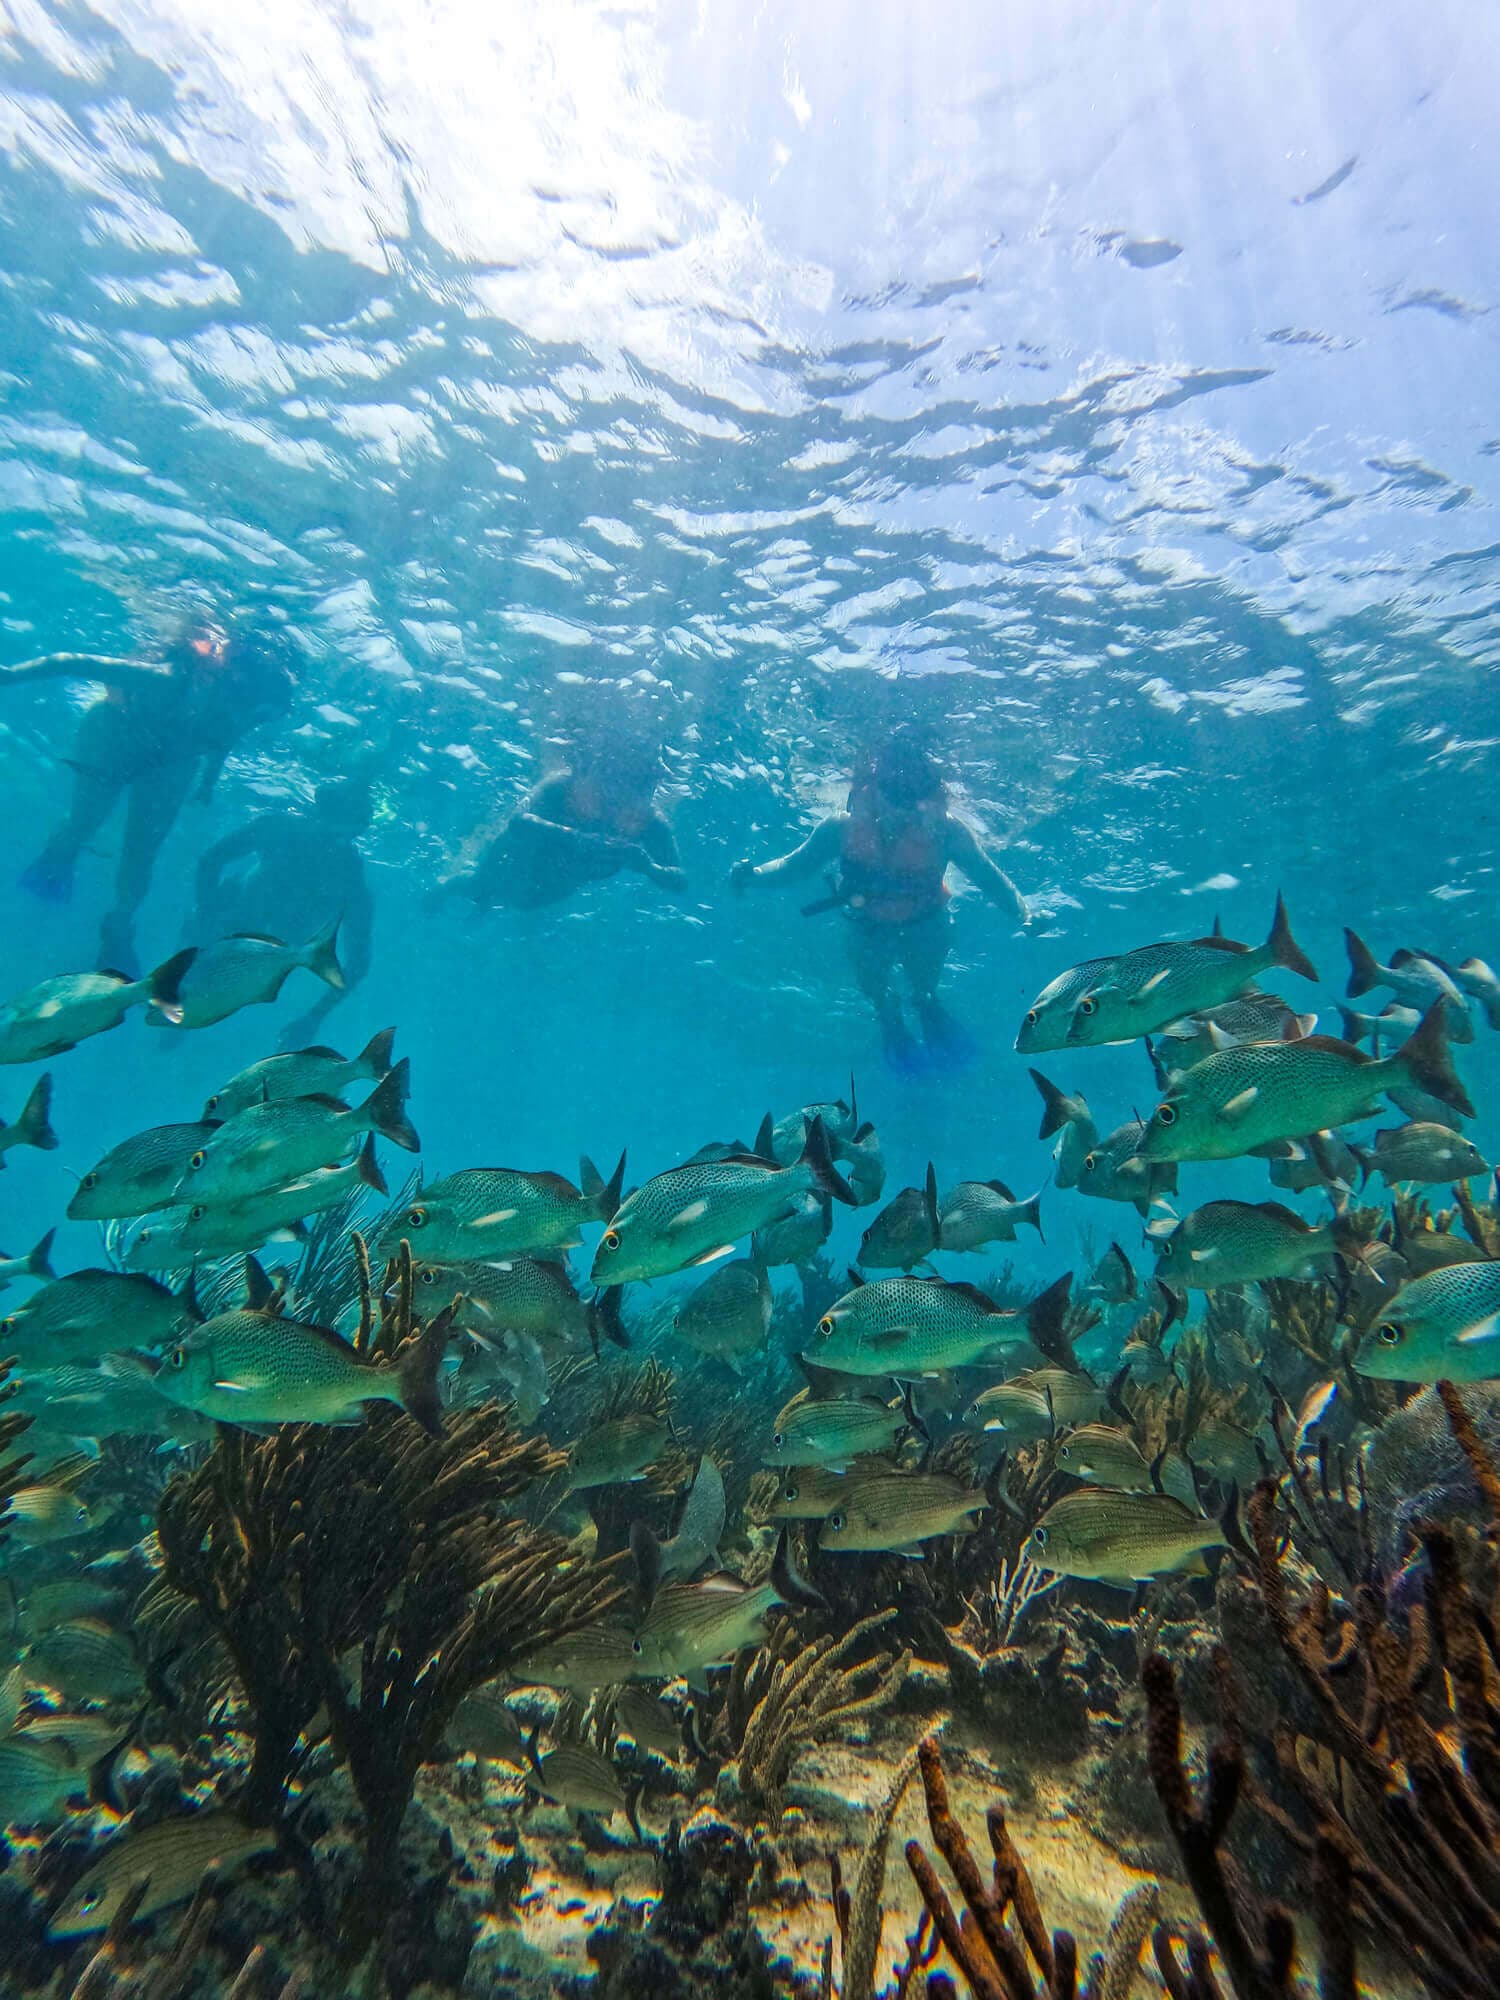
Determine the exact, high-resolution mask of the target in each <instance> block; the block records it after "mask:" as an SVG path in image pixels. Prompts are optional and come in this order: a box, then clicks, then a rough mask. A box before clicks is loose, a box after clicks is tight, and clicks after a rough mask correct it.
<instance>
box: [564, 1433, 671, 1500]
mask: <svg viewBox="0 0 1500 2000" xmlns="http://www.w3.org/2000/svg"><path fill="white" fill-rule="evenodd" d="M670 1436H671V1432H670V1431H669V1430H668V1428H667V1426H666V1425H665V1424H664V1423H663V1422H662V1421H661V1419H660V1418H659V1417H648V1416H643V1415H635V1416H628V1417H616V1418H615V1419H614V1420H613V1421H612V1422H611V1423H607V1424H600V1425H599V1427H598V1429H597V1430H592V1431H590V1432H589V1433H588V1434H587V1435H586V1436H585V1437H581V1438H580V1439H579V1440H578V1442H577V1444H575V1445H574V1447H573V1450H572V1452H571V1454H570V1455H569V1459H568V1491H569V1492H570V1493H580V1492H583V1491H584V1490H585V1489H586V1488H588V1487H590V1486H614V1485H617V1484H619V1483H620V1482H621V1481H624V1480H634V1479H644V1478H645V1476H646V1468H647V1466H649V1465H654V1464H655V1463H656V1461H657V1459H659V1458H660V1457H661V1455H662V1453H663V1452H664V1451H665V1450H666V1448H667V1441H668V1439H669V1438H670Z"/></svg>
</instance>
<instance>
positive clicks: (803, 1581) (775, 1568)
mask: <svg viewBox="0 0 1500 2000" xmlns="http://www.w3.org/2000/svg"><path fill="white" fill-rule="evenodd" d="M771 1583H772V1585H773V1587H774V1588H775V1591H776V1595H777V1597H778V1598H780V1600H781V1602H782V1603H783V1604H800V1605H805V1606H806V1608H807V1609H808V1610H809V1611H826V1610H827V1609H828V1600H827V1598H826V1597H824V1596H823V1594H822V1593H821V1591H817V1590H814V1589H813V1587H812V1585H811V1584H810V1583H809V1582H808V1580H807V1578H806V1577H805V1576H804V1575H803V1574H802V1572H801V1571H800V1570H799V1569H798V1567H797V1565H796V1564H795V1563H794V1562H793V1560H792V1552H791V1547H790V1542H789V1537H788V1534H787V1531H786V1529H785V1528H783V1529H782V1531H781V1537H780V1539H779V1541H778V1542H777V1544H776V1554H775V1555H774V1557H773V1558H772V1560H771Z"/></svg>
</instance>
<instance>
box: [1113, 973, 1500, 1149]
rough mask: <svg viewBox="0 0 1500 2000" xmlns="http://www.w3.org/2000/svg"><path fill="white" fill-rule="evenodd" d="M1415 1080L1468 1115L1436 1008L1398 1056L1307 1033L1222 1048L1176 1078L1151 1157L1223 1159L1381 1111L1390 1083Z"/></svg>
mask: <svg viewBox="0 0 1500 2000" xmlns="http://www.w3.org/2000/svg"><path fill="white" fill-rule="evenodd" d="M1405 1083H1415V1084H1417V1085H1418V1086H1419V1087H1420V1088H1422V1089H1423V1090H1427V1091H1431V1092H1432V1093H1434V1094H1435V1095H1437V1096H1440V1097H1444V1098H1446V1099H1447V1100H1449V1101H1450V1102H1451V1103H1452V1104H1453V1105H1454V1107H1455V1108H1456V1109H1457V1110H1459V1111H1462V1112H1463V1113H1465V1115H1468V1116H1472V1113H1473V1106H1472V1105H1471V1104H1470V1102H1469V1099H1468V1096H1467V1095H1466V1093H1465V1091H1464V1087H1463V1085H1462V1084H1461V1083H1460V1082H1459V1080H1458V1077H1457V1076H1456V1075H1455V1074H1454V1070H1453V1066H1452V1064H1451V1062H1450V1061H1449V1058H1448V1045H1447V1042H1446V1041H1445V1040H1444V1037H1443V1024H1442V1020H1441V1018H1440V1016H1439V1014H1438V1011H1437V1009H1436V1008H1432V1009H1429V1011H1428V1012H1427V1013H1426V1014H1425V1015H1423V1017H1422V1025H1421V1026H1420V1027H1419V1028H1418V1029H1417V1031H1416V1033H1415V1034H1414V1035H1413V1036H1412V1037H1411V1039H1410V1040H1409V1041H1408V1042H1405V1043H1404V1044H1403V1045H1402V1047H1401V1048H1399V1049H1398V1050H1397V1051H1396V1053H1395V1054H1394V1055H1392V1056H1386V1057H1381V1058H1375V1057H1371V1056H1367V1055H1365V1054H1364V1053H1363V1052H1362V1051H1361V1050H1359V1049H1356V1048H1352V1047H1351V1046H1350V1045H1349V1043H1348V1042H1339V1041H1334V1040H1333V1039H1331V1037H1329V1036H1326V1035H1308V1036H1306V1037H1304V1038H1303V1039H1302V1040H1301V1041H1296V1042H1265V1043H1251V1044H1246V1045H1244V1046H1242V1047H1239V1048H1233V1049H1224V1050H1222V1051H1221V1052H1220V1053H1219V1054H1218V1055H1214V1056H1209V1057H1208V1059H1207V1060H1206V1061H1204V1062H1201V1063H1199V1064H1198V1065H1197V1066H1196V1068H1193V1069H1190V1070H1188V1071H1187V1073H1186V1074H1185V1075H1183V1076H1181V1077H1178V1078H1176V1079H1174V1081H1173V1083H1172V1086H1171V1088H1170V1089H1169V1090H1168V1092H1167V1095H1166V1097H1165V1098H1164V1099H1163V1101H1162V1102H1161V1103H1160V1104H1159V1105H1158V1106H1157V1108H1156V1110H1155V1112H1154V1113H1153V1115H1152V1118H1151V1121H1150V1123H1149V1125H1148V1126H1147V1129H1146V1135H1145V1138H1144V1140H1143V1141H1142V1144H1141V1151H1142V1153H1143V1155H1144V1156H1145V1157H1146V1158H1147V1159H1149V1160H1225V1159H1234V1158H1237V1157H1238V1156H1239V1155H1240V1154H1242V1153H1250V1152H1254V1151H1256V1150H1257V1149H1258V1148H1261V1147H1264V1146H1270V1145H1278V1144H1284V1142H1285V1141H1287V1140H1289V1139H1299V1138H1301V1137H1303V1136H1304V1135H1305V1134H1306V1133H1308V1132H1321V1131H1323V1130H1324V1129H1325V1127H1332V1126H1338V1125H1345V1124H1348V1123H1350V1122H1351V1121H1353V1120H1355V1119H1359V1118H1368V1117H1373V1116H1374V1115H1375V1112H1376V1110H1377V1109H1378V1107H1379V1103H1380V1099H1381V1098H1382V1097H1383V1096H1384V1095H1385V1094H1386V1092H1388V1091H1389V1090H1391V1089H1392V1088H1393V1087H1394V1086H1396V1085H1400V1084H1405Z"/></svg>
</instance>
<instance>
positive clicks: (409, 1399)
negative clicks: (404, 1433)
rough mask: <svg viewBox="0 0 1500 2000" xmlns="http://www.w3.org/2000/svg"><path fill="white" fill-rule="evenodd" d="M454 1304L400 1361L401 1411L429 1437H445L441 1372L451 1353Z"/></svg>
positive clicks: (407, 1348)
mask: <svg viewBox="0 0 1500 2000" xmlns="http://www.w3.org/2000/svg"><path fill="white" fill-rule="evenodd" d="M457 1303H458V1301H457V1300H456V1299H455V1301H454V1304H453V1305H450V1306H445V1307H444V1308H443V1310H442V1311H441V1312H440V1313H439V1314H438V1316H437V1318H436V1319H431V1320H429V1321H428V1322H427V1324H426V1326H424V1327H423V1329H422V1331H421V1332H420V1333H419V1334H418V1335H417V1337H416V1339H415V1340H412V1341H408V1343H407V1344H406V1346H405V1348H404V1349H403V1350H402V1352H401V1354H400V1355H399V1356H398V1358H397V1361H396V1389H397V1393H398V1395H399V1398H400V1402H401V1407H402V1409H403V1410H405V1412H406V1414H407V1415H408V1416H409V1417H410V1418H411V1419H412V1420H413V1422H415V1423H419V1424H420V1425H421V1426H422V1428H423V1430H424V1431H426V1432H427V1434H428V1436H429V1437H441V1436H442V1435H443V1406H442V1402H441V1400H440V1399H439V1396H438V1370H439V1369H440V1368H441V1367H442V1365H443V1356H444V1355H445V1354H446V1353H447V1351H448V1336H449V1335H450V1333H451V1332H452V1330H453V1313H454V1306H456V1305H457Z"/></svg>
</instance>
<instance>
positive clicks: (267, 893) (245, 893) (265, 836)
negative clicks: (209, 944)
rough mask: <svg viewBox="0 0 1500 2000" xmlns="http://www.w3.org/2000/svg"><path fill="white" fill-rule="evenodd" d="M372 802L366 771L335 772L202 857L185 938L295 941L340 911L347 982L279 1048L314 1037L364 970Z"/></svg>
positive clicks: (370, 910)
mask: <svg viewBox="0 0 1500 2000" xmlns="http://www.w3.org/2000/svg"><path fill="white" fill-rule="evenodd" d="M374 809H375V793H374V788H373V786H372V785H371V783H370V781H369V779H368V778H367V777H363V776H358V775H356V776H350V777H344V778H333V779H330V780H328V781H327V782H326V783H324V784H321V785H319V786H318V788H317V790H316V791H315V792H314V793H313V795H312V798H311V800H310V801H309V803H308V804H307V805H306V807H303V808H298V807H294V806H285V805H283V806H277V807H274V808H273V809H271V810H270V811H267V812H260V813H256V814H255V816H254V817H253V818H252V819H248V820H246V821H245V822H244V823H243V825H241V826H237V827H235V828H234V829H233V830H232V831H231V832H229V833H226V834H225V835H224V837H223V839H222V840H217V841H215V842H214V844H213V846H212V847H209V848H207V849H205V851H204V853H203V854H202V855H201V856H200V857H199V861H198V870H197V875H196V878H195V883H194V908H193V915H192V920H191V923H190V925H189V930H188V935H189V938H190V939H194V938H195V939H199V940H207V939H209V938H216V937H224V936H227V935H229V934H230V933H233V932H244V931H249V932H253V933H254V934H256V935H258V936H261V937H267V936H269V937H279V938H285V939H288V940H290V941H293V942H299V943H300V941H301V940H302V939H303V938H309V937H312V936H314V935H315V934H316V933H317V932H318V931H320V930H321V929H322V928H323V926H324V925H325V924H327V923H329V922H331V921H332V920H333V919H334V918H338V919H339V920H340V956H341V960H342V964H343V971H344V984H343V988H342V990H337V991H336V990H334V989H333V988H329V989H327V990H326V991H325V992H324V993H323V995H322V997H321V998H320V999H319V1000H317V1001H316V1002H315V1004H314V1005H313V1006H312V1007H310V1008H309V1009H308V1011H307V1012H306V1013H305V1014H303V1015H300V1016H299V1017H298V1019H296V1020H295V1021H291V1022H289V1023H288V1024H287V1026H286V1029H285V1030H284V1032H283V1034H282V1037H281V1045H282V1047H283V1048H300V1047H302V1046H303V1044H304V1043H307V1042H311V1041H313V1040H315V1039H316V1037H317V1034H318V1031H319V1030H320V1029H321V1027H322V1025H323V1022H324V1020H325V1019H326V1018H327V1016H328V1015H329V1014H330V1013H331V1012H332V1010H333V1009H334V1008H335V1007H337V1006H338V1004H339V1002H340V1001H341V1000H345V999H347V998H348V996H349V994H351V993H352V992H353V991H354V989H355V988H356V987H357V986H358V985H359V984H360V983H361V981H362V980H363V979H364V977H365V975H366V974H367V973H368V972H369V970H370V962H371V957H372V947H373V939H374V927H375V905H374V899H373V897H372V896H371V894H370V885H369V882H368V881H367V880H366V877H365V863H364V857H363V855H362V854H361V853H360V851H359V837H360V835H361V834H362V833H364V832H365V831H366V830H367V829H368V827H369V824H370V819H371V815H372V814H373V812H374Z"/></svg>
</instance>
